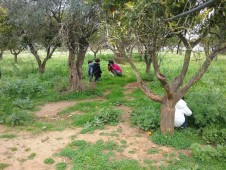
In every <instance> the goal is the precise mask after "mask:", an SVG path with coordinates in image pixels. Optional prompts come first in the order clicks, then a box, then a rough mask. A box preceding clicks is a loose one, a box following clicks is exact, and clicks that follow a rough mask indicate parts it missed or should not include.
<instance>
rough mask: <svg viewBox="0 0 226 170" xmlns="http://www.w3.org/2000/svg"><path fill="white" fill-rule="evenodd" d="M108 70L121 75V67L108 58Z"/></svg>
mask: <svg viewBox="0 0 226 170" xmlns="http://www.w3.org/2000/svg"><path fill="white" fill-rule="evenodd" d="M108 71H111V72H112V73H113V74H114V75H115V76H122V69H121V67H119V65H118V64H115V63H114V61H112V60H109V62H108Z"/></svg>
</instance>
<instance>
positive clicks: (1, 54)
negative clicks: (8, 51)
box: [0, 50, 3, 60]
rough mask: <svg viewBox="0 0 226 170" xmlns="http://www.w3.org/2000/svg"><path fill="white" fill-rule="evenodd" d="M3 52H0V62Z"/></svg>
mask: <svg viewBox="0 0 226 170" xmlns="http://www.w3.org/2000/svg"><path fill="white" fill-rule="evenodd" d="M2 56H3V50H0V60H2Z"/></svg>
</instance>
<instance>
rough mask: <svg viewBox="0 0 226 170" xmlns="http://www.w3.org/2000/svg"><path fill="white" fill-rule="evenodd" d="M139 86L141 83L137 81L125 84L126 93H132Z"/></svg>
mask: <svg viewBox="0 0 226 170" xmlns="http://www.w3.org/2000/svg"><path fill="white" fill-rule="evenodd" d="M138 87H139V84H138V83H137V82H133V83H129V84H127V85H126V86H124V89H125V91H124V94H125V95H128V94H131V93H132V92H133V91H134V90H135V89H137V88H138Z"/></svg>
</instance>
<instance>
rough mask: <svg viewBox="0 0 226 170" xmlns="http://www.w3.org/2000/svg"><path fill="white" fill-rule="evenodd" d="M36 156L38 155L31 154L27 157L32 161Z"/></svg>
mask: <svg viewBox="0 0 226 170" xmlns="http://www.w3.org/2000/svg"><path fill="white" fill-rule="evenodd" d="M36 155H37V154H36V153H31V154H30V155H29V156H28V157H27V159H29V160H32V159H34V157H35V156H36Z"/></svg>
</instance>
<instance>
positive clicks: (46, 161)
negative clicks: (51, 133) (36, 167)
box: [44, 158, 55, 164]
mask: <svg viewBox="0 0 226 170" xmlns="http://www.w3.org/2000/svg"><path fill="white" fill-rule="evenodd" d="M54 162H55V161H54V160H53V159H52V158H46V159H45V160H44V163H45V164H53V163H54Z"/></svg>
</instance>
